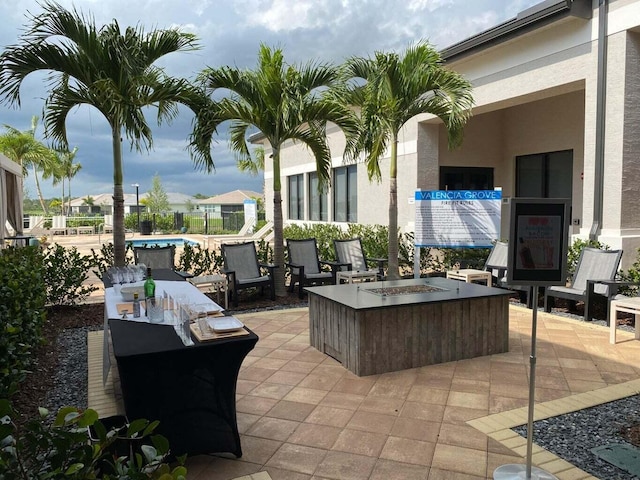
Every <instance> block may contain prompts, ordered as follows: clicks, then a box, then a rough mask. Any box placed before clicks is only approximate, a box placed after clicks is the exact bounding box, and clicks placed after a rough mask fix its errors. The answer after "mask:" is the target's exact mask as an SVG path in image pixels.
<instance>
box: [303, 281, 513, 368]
mask: <svg viewBox="0 0 640 480" xmlns="http://www.w3.org/2000/svg"><path fill="white" fill-rule="evenodd" d="M306 290H307V292H308V293H309V324H310V325H309V327H310V328H309V330H310V338H311V345H312V346H314V347H315V348H317V349H318V350H320V351H321V352H324V353H326V354H328V355H330V356H332V357H334V358H335V359H337V360H338V361H339V362H341V363H342V364H343V365H344V366H345V368H347V369H349V370H350V371H351V372H353V373H355V374H356V375H359V376H365V375H373V374H379V373H385V372H393V371H397V370H405V369H408V368H415V367H421V366H424V365H432V364H435V363H444V362H450V361H454V360H461V359H465V358H473V357H479V356H483V355H492V354H495V353H502V352H506V351H508V350H509V300H508V298H509V294H510V292H509V291H508V290H503V289H499V288H492V287H485V286H483V285H476V284H471V283H464V282H459V281H456V280H447V279H444V278H423V279H413V280H396V281H389V282H372V283H366V284H356V285H353V284H350V285H332V286H322V287H310V288H307V289H306Z"/></svg>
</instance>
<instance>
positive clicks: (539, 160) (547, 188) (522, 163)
mask: <svg viewBox="0 0 640 480" xmlns="http://www.w3.org/2000/svg"><path fill="white" fill-rule="evenodd" d="M572 183H573V150H563V151H560V152H550V153H536V154H533V155H522V156H520V157H516V196H518V197H531V198H569V199H570V198H571V195H572V188H571V185H572Z"/></svg>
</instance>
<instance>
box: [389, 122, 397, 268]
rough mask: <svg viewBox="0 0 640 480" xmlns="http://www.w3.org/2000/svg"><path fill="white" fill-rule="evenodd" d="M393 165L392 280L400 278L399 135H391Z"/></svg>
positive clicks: (391, 209) (390, 241)
mask: <svg viewBox="0 0 640 480" xmlns="http://www.w3.org/2000/svg"><path fill="white" fill-rule="evenodd" d="M390 163H391V167H390V175H389V264H388V272H387V276H388V278H389V279H390V280H396V279H398V278H400V273H399V271H398V137H397V134H396V133H395V132H394V134H393V136H392V137H391V162H390Z"/></svg>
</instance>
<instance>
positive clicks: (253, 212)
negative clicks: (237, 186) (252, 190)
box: [243, 198, 258, 234]
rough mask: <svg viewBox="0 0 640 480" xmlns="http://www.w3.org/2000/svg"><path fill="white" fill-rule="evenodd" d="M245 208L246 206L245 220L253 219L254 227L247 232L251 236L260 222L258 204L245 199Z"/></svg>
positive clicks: (251, 199)
mask: <svg viewBox="0 0 640 480" xmlns="http://www.w3.org/2000/svg"><path fill="white" fill-rule="evenodd" d="M243 206H244V218H245V219H248V218H253V225H252V226H251V228H250V229H249V230H248V231H247V233H249V234H251V233H253V228H254V227H255V225H256V222H257V220H258V202H257V201H256V200H255V199H253V198H249V199H245V200H244V202H243Z"/></svg>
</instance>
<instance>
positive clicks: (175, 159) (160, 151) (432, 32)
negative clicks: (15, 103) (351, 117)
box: [0, 0, 540, 197]
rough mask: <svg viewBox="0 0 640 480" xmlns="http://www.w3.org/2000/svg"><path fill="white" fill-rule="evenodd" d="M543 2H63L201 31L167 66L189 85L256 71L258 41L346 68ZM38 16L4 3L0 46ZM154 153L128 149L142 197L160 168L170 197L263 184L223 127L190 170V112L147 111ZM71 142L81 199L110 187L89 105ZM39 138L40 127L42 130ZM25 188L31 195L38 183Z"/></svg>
mask: <svg viewBox="0 0 640 480" xmlns="http://www.w3.org/2000/svg"><path fill="white" fill-rule="evenodd" d="M539 1H540V0H473V1H468V0H408V1H406V0H405V1H402V0H323V1H320V0H229V1H225V2H222V1H216V2H214V1H211V0H142V1H139V2H131V1H130V0H109V1H107V2H105V1H101V0H100V1H99V0H73V1H72V0H60V3H61V4H62V5H63V6H64V7H66V8H72V7H73V6H76V8H77V9H78V10H79V11H82V12H83V13H84V14H85V15H90V16H93V17H94V18H95V21H96V24H97V25H103V24H105V23H107V22H111V20H112V19H114V18H116V19H117V20H118V22H119V24H120V26H121V28H124V27H126V26H130V25H138V24H139V25H142V26H144V28H145V30H146V31H150V30H152V29H154V28H171V27H175V26H177V27H179V28H181V29H182V30H184V31H187V32H192V33H195V34H196V35H197V36H198V38H199V43H200V45H201V48H200V49H199V50H197V51H194V52H187V53H179V54H172V55H169V56H167V57H165V58H163V59H161V62H160V63H159V65H161V66H162V67H163V68H165V70H166V71H167V73H168V74H170V75H174V76H180V77H184V78H189V79H193V78H195V76H196V75H197V73H198V72H200V71H201V70H202V69H203V68H205V67H206V66H211V67H219V66H222V65H231V66H235V67H238V68H254V67H255V65H256V62H257V52H258V48H259V45H260V44H261V43H265V44H267V45H269V46H277V47H281V48H282V49H283V51H284V54H285V59H286V61H287V62H289V63H295V64H301V63H306V62H309V61H320V62H333V63H341V62H342V61H344V59H346V58H348V57H350V56H352V55H358V56H369V55H372V54H373V53H374V52H375V51H378V50H393V51H400V50H402V49H404V48H405V47H406V46H407V45H409V44H410V43H413V42H416V41H418V40H422V39H427V40H429V41H430V42H431V43H433V44H434V45H435V46H436V47H438V48H443V47H446V46H448V45H451V44H453V43H455V42H458V41H460V40H462V39H464V38H466V37H469V36H471V35H473V34H476V33H478V32H480V31H482V30H485V29H487V28H489V27H491V26H494V25H496V24H498V23H500V22H502V21H504V20H506V19H508V18H511V17H513V16H515V15H516V13H517V12H518V11H521V10H523V9H525V8H527V7H529V6H531V5H533V4H535V3H538V2H539ZM27 11H30V12H31V13H32V14H37V13H38V12H39V11H40V7H39V6H38V4H37V3H36V0H23V1H21V2H19V3H16V2H15V1H9V0H0V18H2V19H3V28H2V29H0V48H2V47H3V46H6V45H10V44H15V43H17V42H18V38H19V35H20V34H21V33H22V32H23V30H24V28H23V26H24V25H25V23H26V22H27V20H26V18H25V13H26V12H27ZM44 78H45V75H43V74H34V75H31V76H30V77H28V78H27V79H26V80H25V82H24V83H23V87H22V89H21V96H22V107H21V108H20V109H13V108H9V107H7V106H6V105H4V104H0V125H2V124H9V125H12V126H15V127H16V128H19V129H21V130H24V129H28V128H29V127H30V121H31V116H32V115H34V114H35V115H40V116H41V113H42V108H43V105H44V100H43V99H44V97H46V95H47V88H46V82H45V81H44ZM149 113H150V115H149V123H150V125H151V128H152V132H153V138H154V147H153V149H152V150H151V151H150V152H136V151H131V150H130V148H129V145H128V144H126V143H125V145H124V149H123V156H124V174H125V179H124V186H125V191H127V188H130V187H127V185H130V184H132V183H136V182H137V183H139V184H140V186H141V187H140V188H141V192H145V191H147V189H149V188H150V187H151V179H152V177H153V175H154V174H155V173H156V172H158V174H159V175H160V178H161V181H162V182H163V185H164V186H165V189H166V190H167V191H176V192H181V193H186V194H195V193H203V194H206V195H213V194H217V193H223V192H225V191H229V190H234V189H236V188H242V189H249V190H257V191H260V190H261V188H262V179H261V177H251V176H249V175H248V174H245V173H241V172H239V171H238V170H237V168H236V163H235V158H234V155H233V154H232V153H231V152H229V150H228V142H227V135H226V129H225V128H222V129H221V130H220V132H218V135H217V136H216V137H215V138H214V144H213V150H212V155H213V157H214V162H215V167H216V169H215V173H213V174H205V173H204V172H202V171H200V170H198V169H197V168H195V167H194V164H193V161H192V160H191V159H190V158H189V153H188V152H187V150H186V146H187V137H188V135H189V132H190V130H191V123H192V118H193V115H192V114H191V113H190V112H189V110H188V109H181V111H180V115H179V116H178V118H176V119H175V121H174V122H173V123H172V124H171V125H164V126H160V127H158V126H157V125H156V124H155V118H154V117H153V115H154V112H153V110H150V111H149ZM67 130H68V138H69V143H70V146H71V147H73V146H78V147H79V150H78V155H77V157H76V160H77V161H78V162H80V163H81V164H82V166H83V168H82V170H81V171H80V173H79V174H78V175H77V177H76V178H75V179H74V180H73V181H72V193H73V194H74V195H78V196H86V195H95V194H98V193H103V192H110V191H112V189H113V187H112V184H113V153H112V150H111V132H110V129H109V126H108V125H107V122H106V121H105V119H104V118H103V117H102V115H101V114H100V113H99V112H98V111H97V110H95V109H92V108H90V107H82V108H78V109H76V110H74V112H73V113H72V114H71V115H70V116H69V117H68V120H67ZM40 132H41V133H42V130H40ZM27 184H28V185H29V192H30V195H31V197H35V187H34V186H33V179H32V178H28V179H27ZM42 184H43V189H44V194H45V196H47V197H53V196H59V195H60V192H59V190H60V189H59V188H58V187H52V186H51V184H50V183H47V182H46V181H45V182H42Z"/></svg>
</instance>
